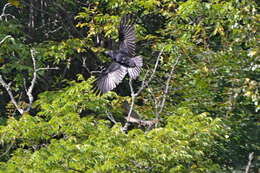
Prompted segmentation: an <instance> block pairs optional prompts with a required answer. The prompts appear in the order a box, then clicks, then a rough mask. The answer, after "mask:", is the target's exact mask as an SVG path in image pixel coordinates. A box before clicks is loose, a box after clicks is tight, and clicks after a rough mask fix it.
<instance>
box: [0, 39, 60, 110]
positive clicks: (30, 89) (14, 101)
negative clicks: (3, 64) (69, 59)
mask: <svg viewBox="0 0 260 173" xmlns="http://www.w3.org/2000/svg"><path fill="white" fill-rule="evenodd" d="M1 42H2V41H1ZM35 53H36V51H35V50H34V49H31V58H32V62H33V77H32V80H31V82H30V86H29V88H28V89H26V86H25V85H26V82H25V80H24V87H25V92H26V95H27V96H28V99H29V103H28V106H27V108H26V109H22V108H20V107H19V106H18V103H17V101H16V100H15V98H14V95H13V93H12V91H11V88H10V85H11V83H9V84H7V83H6V82H5V81H4V79H3V77H2V75H0V84H1V85H2V86H3V87H4V88H5V90H6V91H7V93H8V95H9V97H10V99H11V102H12V103H13V104H14V106H15V108H16V109H17V110H18V112H19V113H20V114H21V115H22V114H23V113H24V112H29V111H30V109H31V107H32V103H33V101H34V98H33V95H32V92H33V89H34V86H35V83H36V79H37V72H38V71H40V70H53V69H55V70H56V69H58V68H57V67H46V68H37V67H36V60H35Z"/></svg>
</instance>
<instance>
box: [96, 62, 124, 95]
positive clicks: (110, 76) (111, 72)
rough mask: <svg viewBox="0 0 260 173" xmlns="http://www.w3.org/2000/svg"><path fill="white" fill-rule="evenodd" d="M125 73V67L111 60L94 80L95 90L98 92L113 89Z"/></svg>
mask: <svg viewBox="0 0 260 173" xmlns="http://www.w3.org/2000/svg"><path fill="white" fill-rule="evenodd" d="M126 74H127V67H125V66H123V65H120V64H119V63H117V62H113V63H111V64H110V66H108V68H107V69H106V71H105V72H104V73H103V74H101V76H100V77H99V78H98V79H97V80H96V81H95V90H96V91H97V92H98V94H100V93H102V94H104V93H106V92H108V91H111V90H113V89H114V88H115V87H116V86H117V85H118V84H119V83H120V82H121V81H122V80H123V79H124V77H125V75H126Z"/></svg>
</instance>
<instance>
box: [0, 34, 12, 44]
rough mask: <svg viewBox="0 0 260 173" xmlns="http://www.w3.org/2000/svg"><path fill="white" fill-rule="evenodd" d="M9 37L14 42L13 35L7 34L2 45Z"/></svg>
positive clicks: (0, 42)
mask: <svg viewBox="0 0 260 173" xmlns="http://www.w3.org/2000/svg"><path fill="white" fill-rule="evenodd" d="M8 38H10V39H11V40H12V41H13V42H14V38H13V37H12V36H11V35H7V36H5V37H4V38H3V39H2V40H1V41H0V45H1V44H3V43H4V42H5V40H7V39H8Z"/></svg>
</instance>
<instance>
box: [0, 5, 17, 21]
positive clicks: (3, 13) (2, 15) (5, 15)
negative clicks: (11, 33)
mask: <svg viewBox="0 0 260 173" xmlns="http://www.w3.org/2000/svg"><path fill="white" fill-rule="evenodd" d="M9 6H11V4H10V3H6V4H5V5H4V7H3V10H2V14H1V15H0V20H3V17H6V18H5V21H7V17H8V16H11V17H12V18H15V17H14V16H13V15H11V14H5V10H6V8H7V7H9Z"/></svg>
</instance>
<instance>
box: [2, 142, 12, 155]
mask: <svg viewBox="0 0 260 173" xmlns="http://www.w3.org/2000/svg"><path fill="white" fill-rule="evenodd" d="M13 145H14V141H12V142H11V144H10V145H9V146H8V148H7V150H6V151H5V152H4V153H2V154H1V155H0V158H1V157H3V156H4V155H6V154H7V153H8V152H9V151H10V149H11V148H12V147H13Z"/></svg>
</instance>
